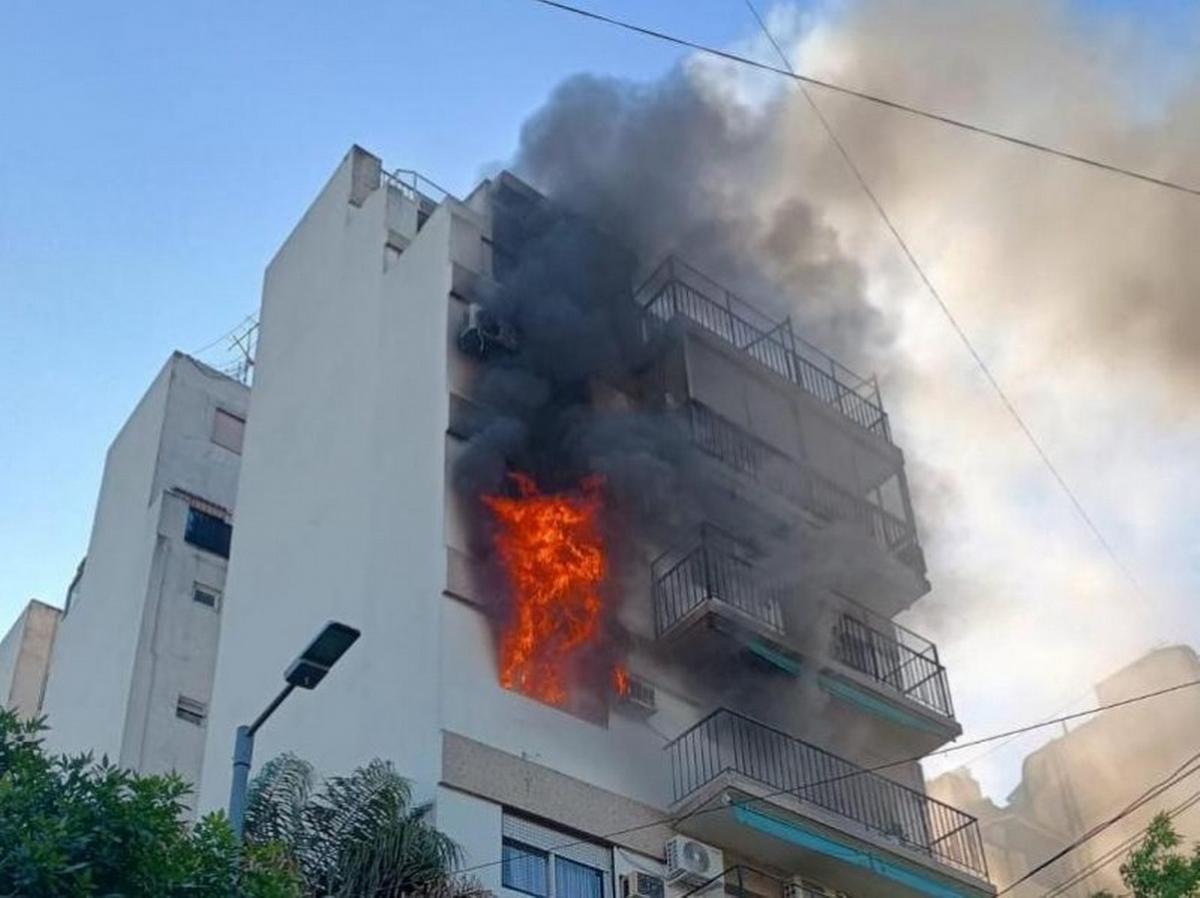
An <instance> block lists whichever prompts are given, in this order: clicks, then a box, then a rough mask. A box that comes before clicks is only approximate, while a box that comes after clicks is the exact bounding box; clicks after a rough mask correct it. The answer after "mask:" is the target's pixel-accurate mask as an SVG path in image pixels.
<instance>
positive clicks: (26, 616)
mask: <svg viewBox="0 0 1200 898" xmlns="http://www.w3.org/2000/svg"><path fill="white" fill-rule="evenodd" d="M61 614H62V612H61V611H60V610H59V609H58V608H55V607H54V606H53V605H47V604H46V603H45V602H39V601H38V600H37V599H32V600H30V601H29V603H28V604H27V605H26V606H25V608H24V609H23V610H22V611H21V614H20V616H19V617H18V618H17V620H16V622H15V623H14V624H13V625H12V627H10V628H9V631H8V633H6V634H5V636H4V639H3V640H0V707H5V708H9V709H10V710H13V711H16V712H17V714H19V715H20V716H21V717H36V716H37V715H38V714H39V713H40V712H41V710H42V697H43V694H44V693H45V691H46V677H47V676H48V674H49V672H50V652H51V650H52V648H53V646H54V634H55V632H56V631H57V630H58V621H59V617H60V616H61Z"/></svg>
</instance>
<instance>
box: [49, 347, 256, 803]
mask: <svg viewBox="0 0 1200 898" xmlns="http://www.w3.org/2000/svg"><path fill="white" fill-rule="evenodd" d="M248 399H249V390H248V388H247V387H245V386H243V385H242V384H240V383H238V382H237V381H235V380H232V379H231V378H229V377H226V376H225V375H223V374H220V373H218V372H217V371H214V370H213V369H211V368H209V367H208V366H207V365H204V364H201V363H200V362H197V361H196V360H194V359H192V358H189V357H188V356H185V355H183V354H181V353H175V354H174V355H172V356H171V358H170V359H169V360H168V361H167V363H166V365H165V366H164V367H163V369H162V371H161V372H160V373H159V374H158V376H157V377H156V378H155V379H154V382H153V383H152V384H151V385H150V388H149V390H147V392H146V394H145V396H143V397H142V399H141V401H140V402H139V403H138V405H137V408H136V409H134V411H133V414H132V415H131V416H130V418H129V420H128V421H126V423H125V425H124V426H123V427H122V428H121V432H120V433H119V434H118V435H117V437H116V439H115V440H114V441H113V443H112V445H111V447H110V448H109V450H108V456H107V459H106V462H105V466H104V477H103V480H102V482H101V485H100V497H99V499H98V501H97V504H96V514H95V520H94V522H93V524H92V533H91V539H90V542H89V544H88V551H87V557H86V559H85V563H83V564H81V566H80V573H79V574H77V576H76V580H75V582H73V583H72V585H71V589H70V591H69V592H68V605H67V609H66V612H65V614H64V615H63V618H62V621H61V623H60V625H59V627H58V636H57V639H56V640H55V645H54V653H53V660H52V664H51V669H50V677H49V682H48V684H47V687H46V698H45V703H44V706H43V710H44V712H45V714H46V715H47V717H48V723H49V726H50V731H49V733H48V734H47V740H46V742H47V746H48V747H49V748H50V749H52V750H55V751H65V752H82V751H93V752H95V754H96V755H97V757H99V756H101V755H107V756H108V757H109V759H110V760H112V761H113V762H115V763H119V764H121V765H122V766H125V767H129V768H132V769H134V770H137V771H140V772H143V773H163V772H167V771H172V770H174V771H176V772H178V773H179V774H180V775H182V776H183V777H184V778H185V779H187V780H189V781H192V782H195V781H196V780H197V779H198V777H199V774H200V767H201V757H202V753H203V750H204V727H205V723H206V720H207V714H208V703H209V698H210V691H211V685H212V675H213V665H214V663H215V661H216V651H217V637H218V635H219V620H220V615H221V613H222V612H223V610H224V609H223V592H224V585H225V566H226V559H227V558H228V555H229V541H230V534H231V525H232V514H233V506H234V499H235V496H236V493H237V480H238V467H239V462H240V458H241V456H240V453H241V442H242V430H243V425H244V422H245V417H246V407H247V402H248Z"/></svg>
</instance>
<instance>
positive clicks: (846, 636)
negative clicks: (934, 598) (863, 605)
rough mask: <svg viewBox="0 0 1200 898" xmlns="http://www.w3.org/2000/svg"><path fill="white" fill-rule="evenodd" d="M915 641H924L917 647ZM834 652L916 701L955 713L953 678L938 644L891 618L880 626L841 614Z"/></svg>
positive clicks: (944, 713)
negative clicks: (947, 676) (951, 685)
mask: <svg viewBox="0 0 1200 898" xmlns="http://www.w3.org/2000/svg"><path fill="white" fill-rule="evenodd" d="M856 613H857V612H856ZM889 633H890V634H892V635H889ZM914 642H916V643H917V644H918V646H920V645H921V644H922V643H923V644H924V645H923V646H922V647H920V648H917V647H914V646H913V644H912V643H914ZM833 656H834V657H835V658H836V659H837V660H838V661H840V662H841V663H842V664H845V665H846V666H847V667H849V668H852V669H853V670H857V671H858V672H859V673H863V674H866V675H867V676H868V677H870V678H871V679H873V680H875V681H876V682H878V683H883V684H885V685H887V686H889V687H891V688H892V689H894V690H896V691H897V692H899V693H900V694H901V695H904V696H906V697H908V698H910V699H912V700H913V701H914V702H916V703H917V704H919V705H923V706H924V707H926V708H929V709H930V710H931V711H936V712H937V713H938V714H941V715H942V716H944V717H954V704H953V702H951V701H950V682H949V680H948V679H947V678H946V668H944V667H943V666H942V665H941V663H940V662H939V661H938V657H937V647H936V646H935V645H934V644H933V643H931V642H929V641H928V640H926V639H924V638H922V637H920V636H917V635H916V634H915V633H912V632H911V631H909V630H906V629H904V628H903V627H900V626H898V625H897V624H894V623H892V622H891V621H883V625H882V627H879V628H877V627H873V626H871V625H869V624H867V623H864V622H863V620H861V619H860V618H859V617H858V616H856V614H851V613H846V614H842V615H841V616H840V617H839V618H838V620H837V623H836V624H834V628H833Z"/></svg>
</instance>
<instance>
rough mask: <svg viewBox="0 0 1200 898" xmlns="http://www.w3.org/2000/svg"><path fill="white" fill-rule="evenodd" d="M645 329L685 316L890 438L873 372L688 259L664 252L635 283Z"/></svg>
mask: <svg viewBox="0 0 1200 898" xmlns="http://www.w3.org/2000/svg"><path fill="white" fill-rule="evenodd" d="M636 298H637V301H638V303H639V304H640V305H641V307H642V311H643V313H644V318H643V321H644V322H645V325H644V334H645V336H646V337H650V336H652V335H653V334H654V333H656V332H657V330H658V329H659V328H661V327H662V326H663V325H664V324H666V323H667V322H669V321H671V320H672V319H674V318H676V317H681V318H686V319H688V320H689V321H692V322H693V323H695V324H696V325H698V326H700V327H701V328H703V329H704V330H706V331H708V332H709V333H711V334H714V335H715V336H717V337H719V338H721V339H722V340H724V341H725V342H727V343H729V344H731V345H732V346H734V347H736V348H737V349H739V350H741V351H742V352H744V353H746V354H747V355H748V356H750V357H751V358H753V359H754V360H755V361H756V362H758V363H759V364H761V365H764V366H766V367H767V368H770V369H771V370H772V371H774V372H775V373H776V374H778V375H780V376H782V377H784V378H786V379H787V380H789V381H791V382H792V383H794V384H796V385H797V386H798V387H800V388H801V389H802V390H804V391H805V392H806V393H808V394H810V395H812V396H815V397H816V398H817V399H819V400H821V401H822V402H823V403H825V404H826V405H829V406H831V407H833V408H836V409H837V410H838V411H839V412H841V414H842V415H844V416H845V417H846V418H849V419H850V420H851V421H853V422H854V423H856V424H858V425H859V426H861V427H863V428H865V429H866V430H868V431H870V432H871V433H874V434H876V435H878V436H880V437H882V438H883V439H884V440H886V441H887V442H889V443H890V442H891V440H892V436H891V430H890V428H889V426H888V419H887V413H886V412H884V410H883V402H882V400H881V399H880V395H879V383H878V381H876V379H875V378H874V377H868V378H864V377H860V376H859V375H857V374H855V373H854V372H853V371H851V370H850V369H849V368H846V367H845V366H844V365H841V364H840V363H838V362H837V361H836V360H834V359H833V358H832V357H831V356H829V355H826V354H825V353H824V352H822V351H821V350H819V349H817V348H816V347H815V346H813V345H811V344H809V343H807V342H805V341H804V340H802V339H800V338H799V337H797V336H796V334H795V332H794V331H793V330H792V320H791V318H785V319H783V320H782V321H775V320H773V319H771V318H769V317H767V316H765V315H763V314H762V313H761V312H759V311H758V310H757V309H755V308H754V307H753V306H752V305H750V304H749V303H746V302H745V301H743V300H741V299H739V298H738V297H737V296H735V295H734V294H732V293H730V292H729V291H728V290H726V289H725V288H724V287H722V286H720V285H719V284H717V283H716V282H714V281H712V280H711V279H709V278H708V277H706V276H705V275H703V274H701V273H700V272H699V271H697V270H696V269H695V268H692V267H691V266H690V265H688V264H687V263H685V262H683V261H681V260H679V259H676V258H674V257H672V256H668V257H667V258H666V259H665V260H664V261H663V262H662V264H661V265H659V267H658V268H657V269H656V270H655V271H654V273H653V274H651V275H650V277H649V278H647V279H646V281H645V282H644V283H643V284H642V286H641V287H640V288H638V291H637V295H636Z"/></svg>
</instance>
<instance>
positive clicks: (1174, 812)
mask: <svg viewBox="0 0 1200 898" xmlns="http://www.w3.org/2000/svg"><path fill="white" fill-rule="evenodd" d="M1197 803H1200V789H1197V790H1195V791H1194V792H1192V793H1191V794H1190V795H1188V796H1187V797H1186V798H1185V799H1184V800H1183V801H1181V802H1180V803H1179V804H1177V805H1175V807H1173V808H1171V809H1170V810H1169V811H1167V812H1166V814H1167V819H1169V820H1174V819H1175V818H1176V817H1178V816H1179V815H1180V814H1183V813H1184V812H1186V811H1188V810H1190V809H1191V808H1192V807H1193V806H1195V805H1196V804H1197ZM1149 830H1150V824H1146V825H1145V826H1143V827H1142V828H1141V829H1140V830H1138V831H1137V832H1136V833H1134V834H1133V835H1132V836H1129V837H1128V838H1127V839H1125V840H1124V841H1122V842H1121V843H1120V844H1118V845H1115V846H1113V847H1112V848H1110V849H1109V850H1108V851H1106V852H1105V853H1104V854H1102V855H1101V856H1100V857H1098V858H1096V859H1095V860H1093V861H1092V862H1091V863H1089V864H1088V865H1087V866H1086V867H1084V868H1083V869H1081V870H1076V871H1075V872H1074V873H1072V874H1071V876H1070V877H1068V878H1067V879H1066V880H1064V881H1063V882H1060V883H1059V884H1058V885H1056V886H1052V887H1051V888H1050V889H1049V891H1046V892H1043V893H1042V895H1041V898H1057V896H1058V895H1061V894H1063V893H1064V892H1067V891H1069V890H1070V889H1073V888H1074V887H1075V886H1077V885H1079V884H1080V883H1081V882H1083V881H1084V880H1086V879H1089V878H1090V877H1092V876H1094V875H1096V874H1097V873H1099V872H1100V871H1101V870H1103V869H1104V868H1105V867H1107V866H1108V865H1109V864H1111V863H1112V862H1113V861H1115V860H1116V859H1117V858H1118V857H1120V856H1121V853H1122V852H1124V851H1125V850H1126V849H1128V848H1129V847H1130V846H1132V845H1133V844H1134V843H1135V842H1137V841H1138V840H1140V839H1141V838H1142V837H1143V836H1145V835H1146V833H1147V832H1149Z"/></svg>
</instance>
